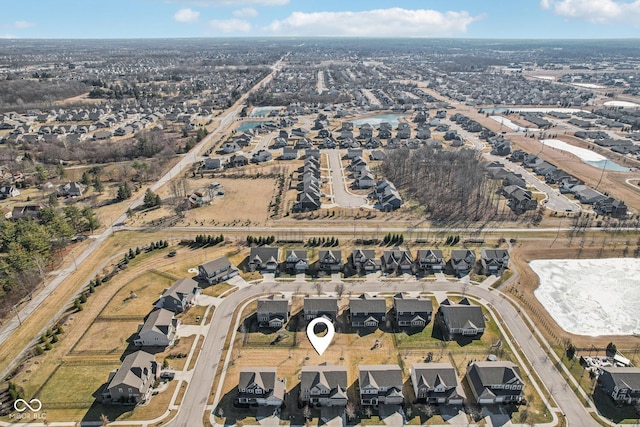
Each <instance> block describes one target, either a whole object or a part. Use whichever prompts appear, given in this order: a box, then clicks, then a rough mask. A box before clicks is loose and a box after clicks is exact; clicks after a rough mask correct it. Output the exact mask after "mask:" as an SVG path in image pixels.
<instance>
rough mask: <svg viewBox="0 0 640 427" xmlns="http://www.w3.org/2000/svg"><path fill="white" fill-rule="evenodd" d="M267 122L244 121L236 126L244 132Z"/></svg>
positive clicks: (239, 130)
mask: <svg viewBox="0 0 640 427" xmlns="http://www.w3.org/2000/svg"><path fill="white" fill-rule="evenodd" d="M263 123H265V122H242V123H240V124H239V125H238V127H237V128H236V130H237V131H238V132H244V131H246V130H250V129H253V128H254V127H256V126H259V125H261V124H263Z"/></svg>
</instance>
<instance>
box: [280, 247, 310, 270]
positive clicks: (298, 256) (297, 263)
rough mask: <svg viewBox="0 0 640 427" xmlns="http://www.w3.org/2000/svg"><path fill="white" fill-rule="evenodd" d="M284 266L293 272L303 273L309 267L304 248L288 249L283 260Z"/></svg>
mask: <svg viewBox="0 0 640 427" xmlns="http://www.w3.org/2000/svg"><path fill="white" fill-rule="evenodd" d="M284 268H285V269H286V270H287V271H289V272H293V273H304V272H305V271H307V270H308V269H309V256H308V255H307V250H306V249H293V250H288V251H287V253H286V257H285V260H284Z"/></svg>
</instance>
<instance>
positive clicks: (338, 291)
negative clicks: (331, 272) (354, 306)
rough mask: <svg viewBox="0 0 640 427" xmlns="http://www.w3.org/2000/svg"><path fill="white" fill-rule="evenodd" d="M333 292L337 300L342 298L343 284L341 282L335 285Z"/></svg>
mask: <svg viewBox="0 0 640 427" xmlns="http://www.w3.org/2000/svg"><path fill="white" fill-rule="evenodd" d="M334 290H335V291H336V294H337V295H338V298H342V294H344V283H342V282H341V283H338V284H336V287H335V289H334Z"/></svg>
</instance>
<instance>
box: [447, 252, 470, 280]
mask: <svg viewBox="0 0 640 427" xmlns="http://www.w3.org/2000/svg"><path fill="white" fill-rule="evenodd" d="M449 264H450V265H451V268H452V269H453V271H454V273H455V274H456V276H458V277H463V276H466V275H467V274H469V273H471V270H473V266H474V265H475V264H476V254H475V252H474V251H472V250H470V249H455V250H453V251H451V258H450V259H449Z"/></svg>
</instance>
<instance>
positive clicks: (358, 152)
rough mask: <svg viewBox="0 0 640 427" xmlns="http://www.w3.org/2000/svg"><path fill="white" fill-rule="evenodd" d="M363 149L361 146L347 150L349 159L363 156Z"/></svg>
mask: <svg viewBox="0 0 640 427" xmlns="http://www.w3.org/2000/svg"><path fill="white" fill-rule="evenodd" d="M362 155H363V151H362V149H361V148H350V149H348V150H347V159H355V158H356V157H362Z"/></svg>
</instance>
